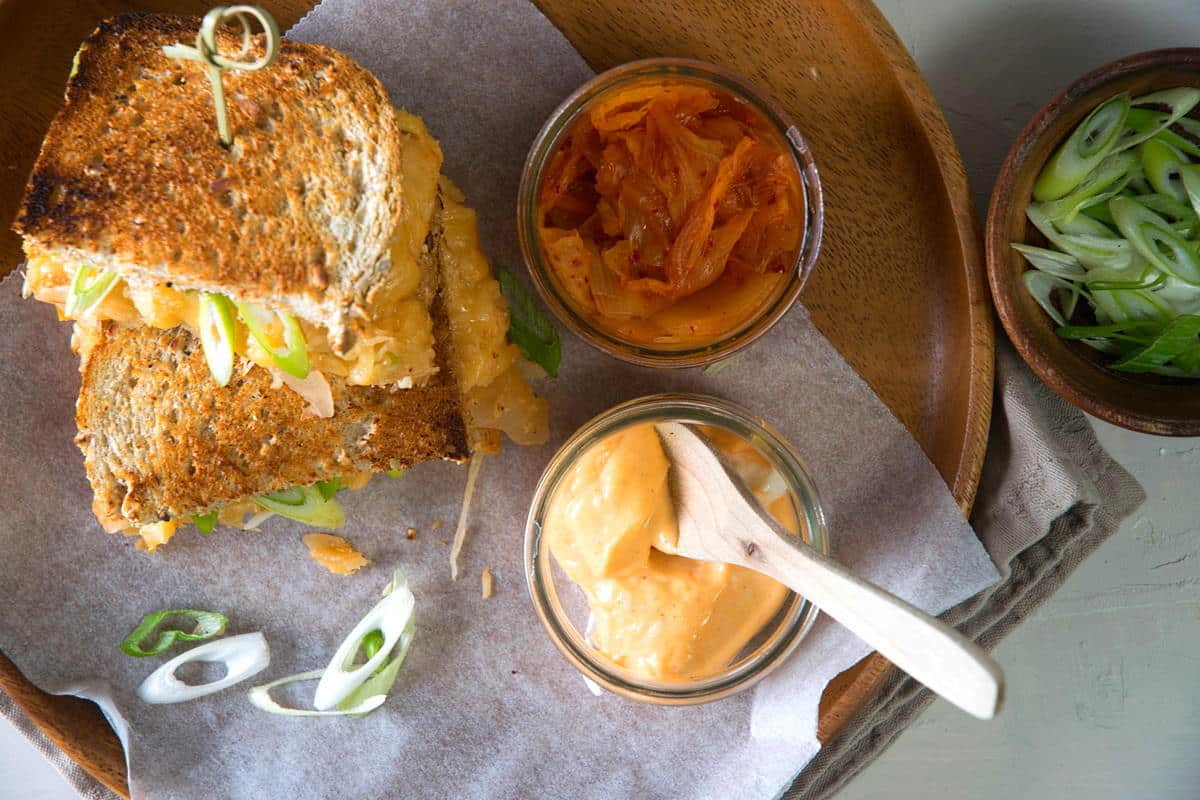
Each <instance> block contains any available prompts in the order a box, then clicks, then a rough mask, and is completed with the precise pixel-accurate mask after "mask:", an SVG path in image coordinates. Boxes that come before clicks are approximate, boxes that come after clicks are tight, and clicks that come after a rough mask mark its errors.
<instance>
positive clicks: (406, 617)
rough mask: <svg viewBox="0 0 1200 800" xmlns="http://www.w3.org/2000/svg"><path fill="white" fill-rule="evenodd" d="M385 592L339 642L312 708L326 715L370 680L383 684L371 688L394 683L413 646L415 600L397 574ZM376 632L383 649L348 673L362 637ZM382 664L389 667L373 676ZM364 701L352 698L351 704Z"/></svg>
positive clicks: (322, 678) (384, 690)
mask: <svg viewBox="0 0 1200 800" xmlns="http://www.w3.org/2000/svg"><path fill="white" fill-rule="evenodd" d="M385 591H386V592H387V594H386V595H385V596H384V598H383V599H382V600H380V601H379V602H378V603H376V604H375V607H374V608H372V609H371V610H370V611H368V612H367V614H366V616H364V617H363V618H362V619H361V620H359V622H358V624H357V625H355V626H354V629H353V630H351V631H350V634H349V635H348V636H347V637H346V638H345V640H343V641H342V644H341V645H340V646H339V647H338V649H337V652H336V653H334V654H333V658H332V659H330V661H329V666H328V667H326V668H325V674H324V675H322V676H321V680H320V682H319V683H318V684H317V691H316V694H315V695H314V696H313V707H314V708H316V709H317V710H318V711H329V710H332V709H334V708H336V707H338V706H339V704H341V703H342V702H343V701H345V700H346V699H347V698H350V697H352V696H353V695H354V694H355V692H356V691H357V690H358V689H359V688H360V687H362V686H363V685H364V684H366V683H367V682H368V681H369V680H371V679H372V677H373V676H374V677H378V678H384V680H383V681H372V688H373V687H374V685H375V684H376V683H381V682H390V681H392V680H395V675H396V672H397V671H398V670H399V666H400V662H402V661H403V660H404V657H405V656H406V655H407V654H408V648H409V647H410V646H411V645H412V640H413V632H414V628H415V625H414V616H413V610H414V608H415V606H416V598H415V597H413V593H412V591H411V590H410V589H409V588H408V582H407V581H406V580H405V579H404V576H403V575H402V574H401V573H399V572H397V573H396V577H395V578H394V579H393V581H392V583H391V584H389V586H388V589H387V590H385ZM375 630H377V631H379V632H381V633H382V634H383V646H381V647H380V648H379V652H377V653H375V655H373V656H372V657H371V658H369V659H367V660H366V661H365V662H363V663H362V664H360V665H359V666H358V667H355V668H354V669H350V666H351V662H352V661H353V659H354V657H355V655H356V654H357V653H358V649H359V645H360V644H361V642H362V639H363V637H364V636H366V635H367V634H368V633H370V632H371V631H375ZM393 651H396V652H395V655H394V656H393ZM385 662H389V663H388V664H387V667H386V668H385V669H384V671H383V673H381V674H380V675H379V676H375V671H376V670H377V669H378V668H380V667H381V666H383V665H384V663H385ZM376 693H377V694H386V693H387V688H386V687H381V690H380V691H378V692H372V694H376ZM364 699H365V698H359V697H354V699H353V700H351V702H352V703H353V702H356V701H360V700H364Z"/></svg>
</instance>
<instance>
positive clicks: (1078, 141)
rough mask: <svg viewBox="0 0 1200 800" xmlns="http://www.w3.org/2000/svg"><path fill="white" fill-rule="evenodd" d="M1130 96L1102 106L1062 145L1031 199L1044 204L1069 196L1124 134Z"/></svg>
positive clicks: (1116, 98) (1039, 179)
mask: <svg viewBox="0 0 1200 800" xmlns="http://www.w3.org/2000/svg"><path fill="white" fill-rule="evenodd" d="M1129 106H1130V103H1129V95H1127V94H1121V95H1117V96H1116V97H1113V98H1111V99H1109V100H1107V101H1106V102H1104V103H1101V104H1100V105H1099V106H1098V107H1096V108H1095V109H1094V110H1093V111H1092V113H1091V114H1088V116H1087V118H1086V119H1085V120H1084V121H1083V122H1082V123H1080V124H1079V125H1078V126H1077V127H1076V128H1075V130H1074V131H1072V132H1071V135H1070V136H1069V137H1067V140H1066V141H1065V142H1063V143H1062V144H1061V145H1060V146H1059V148H1058V150H1057V151H1055V153H1054V155H1052V156H1051V157H1050V160H1049V161H1048V162H1047V163H1046V166H1045V167H1043V168H1042V172H1041V174H1040V175H1038V178H1037V181H1036V182H1035V183H1034V185H1033V196H1034V199H1036V200H1039V201H1042V202H1045V201H1047V200H1057V199H1058V198H1060V197H1064V196H1066V195H1068V194H1070V193H1071V191H1073V190H1074V189H1075V187H1076V186H1078V185H1079V184H1081V183H1083V181H1084V179H1085V178H1087V176H1088V173H1090V172H1091V171H1092V170H1094V169H1095V168H1096V166H1097V165H1098V164H1099V163H1100V162H1101V161H1103V160H1104V158H1105V156H1107V155H1108V154H1109V153H1110V152H1111V151H1112V149H1113V148H1114V147H1115V146H1116V145H1117V141H1118V139H1120V137H1121V134H1122V133H1123V132H1124V131H1125V118H1126V116H1127V115H1128V114H1129Z"/></svg>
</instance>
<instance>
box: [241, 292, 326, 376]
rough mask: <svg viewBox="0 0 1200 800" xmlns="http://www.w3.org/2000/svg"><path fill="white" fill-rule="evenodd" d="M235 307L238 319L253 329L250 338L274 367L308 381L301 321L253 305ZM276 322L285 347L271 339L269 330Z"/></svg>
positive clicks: (306, 348)
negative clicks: (279, 327) (259, 346)
mask: <svg viewBox="0 0 1200 800" xmlns="http://www.w3.org/2000/svg"><path fill="white" fill-rule="evenodd" d="M234 305H236V306H237V311H238V317H240V318H241V320H242V322H244V323H245V324H246V327H247V328H249V329H250V335H251V336H253V337H254V340H255V341H256V342H258V343H259V345H261V346H262V348H263V349H264V350H266V351H267V352H268V353H269V354H270V355H271V359H272V360H273V361H274V362H275V366H277V367H279V368H280V369H281V370H283V371H284V372H286V373H287V374H289V375H292V376H293V377H296V378H307V377H308V345H307V343H306V342H305V341H304V331H302V330H301V329H300V321H299V320H298V319H296V318H295V317H294V316H292V315H291V314H288V313H286V312H284V311H276V312H270V311H267V310H265V309H262V308H259V307H258V306H256V305H254V304H253V303H239V302H237V301H234ZM275 322H278V324H279V325H280V326H281V327H282V329H283V344H279V343H277V342H276V341H275V340H273V338H272V336H271V331H270V328H271V327H272V325H273V323H275Z"/></svg>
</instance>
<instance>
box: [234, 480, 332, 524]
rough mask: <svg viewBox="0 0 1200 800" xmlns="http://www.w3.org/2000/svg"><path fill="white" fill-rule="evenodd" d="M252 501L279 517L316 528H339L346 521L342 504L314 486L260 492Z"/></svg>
mask: <svg viewBox="0 0 1200 800" xmlns="http://www.w3.org/2000/svg"><path fill="white" fill-rule="evenodd" d="M254 502H256V503H258V504H259V505H260V506H262V507H263V508H265V509H266V510H267V511H271V512H273V513H275V514H278V515H280V516H281V517H287V518H288V519H294V520H298V521H300V522H306V523H308V524H309V525H312V526H313V527H316V528H340V527H341V526H342V524H343V523H345V521H346V514H345V512H344V511H343V510H342V505H341V503H339V502H338V501H337V500H335V499H334V498H333V497H329V498H325V497H322V496H321V492H320V490H319V489H317V488H316V487H314V486H294V487H292V488H291V489H286V490H284V491H282V492H274V493H273V494H262V495H259V496H258V497H255V498H254Z"/></svg>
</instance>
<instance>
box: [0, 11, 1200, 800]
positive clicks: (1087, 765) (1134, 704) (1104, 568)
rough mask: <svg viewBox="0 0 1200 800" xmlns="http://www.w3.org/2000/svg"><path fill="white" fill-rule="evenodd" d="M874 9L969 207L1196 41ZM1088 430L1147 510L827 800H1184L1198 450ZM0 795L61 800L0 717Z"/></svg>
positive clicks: (1188, 25) (1059, 16)
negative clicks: (1024, 148) (990, 684)
mask: <svg viewBox="0 0 1200 800" xmlns="http://www.w3.org/2000/svg"><path fill="white" fill-rule="evenodd" d="M877 2H878V3H879V6H880V8H882V10H883V12H884V13H885V14H886V15H887V16H888V18H889V19H890V20H891V22H892V24H893V25H894V26H895V28H896V30H897V32H898V33H899V34H900V36H901V38H902V39H904V41H905V43H906V44H907V45H908V46H909V48H910V49H911V50H912V51H913V54H914V55H915V57H916V59H917V63H918V64H919V65H920V66H921V69H922V70H924V72H925V75H926V78H927V79H928V80H929V83H930V85H931V86H932V87H933V90H934V93H935V94H936V95H937V98H938V100H939V101H940V102H941V104H942V107H943V109H944V110H945V113H946V117H947V119H948V120H949V122H950V127H951V129H952V130H953V131H954V134H955V136H956V137H957V139H958V143H959V147H960V148H961V149H962V153H963V158H964V160H965V161H966V164H967V169H968V171H969V172H970V175H971V180H972V185H973V187H974V189H975V194H976V201H977V204H978V207H979V209H980V211H981V213H982V211H983V209H984V208H985V207H986V202H987V196H988V194H989V193H990V191H991V184H992V181H993V179H994V178H995V175H996V171H997V169H998V167H999V164H1000V162H1001V160H1002V159H1003V158H1004V155H1005V153H1006V152H1007V150H1008V146H1009V144H1010V143H1011V141H1012V139H1013V137H1014V136H1015V135H1016V133H1017V132H1018V131H1019V130H1020V129H1021V128H1022V127H1023V126H1024V125H1025V123H1026V122H1027V121H1028V119H1029V117H1030V116H1031V115H1032V114H1033V113H1034V112H1035V111H1036V110H1037V109H1038V108H1039V107H1040V106H1041V105H1042V104H1043V103H1044V102H1045V101H1046V100H1048V99H1049V98H1050V97H1051V96H1052V95H1053V94H1054V93H1055V92H1056V91H1057V90H1058V89H1060V88H1061V87H1063V86H1065V85H1066V84H1067V83H1069V82H1070V81H1072V80H1074V79H1075V78H1076V77H1078V76H1079V75H1081V74H1083V73H1084V72H1086V71H1088V70H1089V69H1092V68H1093V67H1096V66H1099V65H1100V64H1103V63H1105V62H1107V61H1110V60H1112V59H1114V58H1118V57H1120V56H1123V55H1127V54H1130V53H1134V52H1138V51H1141V50H1148V49H1152V48H1156V47H1170V46H1182V45H1194V44H1196V42H1197V41H1200V13H1197V12H1200V7H1197V4H1196V2H1195V0H1155V1H1154V2H1145V0H877ZM1151 9H1153V11H1151ZM1095 424H1096V428H1097V431H1098V433H1099V435H1100V439H1101V441H1102V442H1103V443H1104V445H1105V446H1106V447H1107V448H1108V449H1109V451H1110V452H1111V453H1112V454H1113V455H1114V456H1115V457H1116V458H1117V460H1118V461H1120V462H1121V463H1122V464H1124V465H1125V466H1126V467H1127V468H1128V469H1129V470H1130V471H1131V472H1132V473H1133V474H1134V475H1135V476H1137V478H1138V480H1140V481H1141V482H1142V484H1143V485H1144V486H1145V487H1146V490H1147V493H1148V494H1149V496H1150V499H1149V500H1148V502H1147V503H1146V505H1145V507H1143V508H1142V509H1141V511H1140V512H1139V513H1138V514H1135V515H1134V516H1133V517H1132V518H1131V519H1130V520H1129V521H1128V522H1127V523H1126V524H1125V525H1124V527H1123V528H1122V529H1121V530H1120V531H1119V532H1118V533H1117V534H1116V535H1115V536H1114V537H1113V538H1112V539H1111V540H1110V541H1109V542H1108V543H1106V544H1105V545H1104V546H1103V547H1102V548H1101V549H1100V550H1099V551H1098V552H1097V553H1096V554H1095V555H1094V556H1093V557H1092V558H1091V559H1090V560H1089V561H1088V562H1086V563H1085V564H1084V565H1083V566H1082V567H1081V568H1080V569H1079V571H1078V572H1077V573H1076V574H1075V575H1074V576H1073V577H1072V578H1071V579H1070V580H1069V581H1068V582H1067V584H1066V585H1065V586H1064V587H1063V589H1062V590H1061V591H1060V592H1059V593H1058V594H1057V595H1055V596H1054V598H1052V599H1051V600H1050V602H1049V603H1047V604H1046V606H1044V607H1043V608H1042V609H1041V610H1040V611H1039V612H1038V613H1037V615H1036V616H1034V617H1033V619H1031V620H1029V621H1028V622H1027V623H1026V624H1025V625H1024V626H1022V627H1021V628H1019V629H1018V630H1017V631H1015V632H1014V633H1013V634H1012V635H1011V636H1010V637H1009V638H1008V639H1007V640H1006V641H1005V642H1004V643H1003V644H1001V645H1000V647H999V648H998V649H997V651H996V654H997V657H998V658H999V659H1000V661H1001V663H1002V664H1003V665H1004V667H1005V669H1006V672H1007V675H1008V681H1009V689H1008V698H1007V706H1006V708H1005V709H1004V712H1003V714H1002V715H1001V716H1000V718H999V719H997V720H996V721H994V722H992V723H981V722H977V721H975V720H972V719H969V718H966V717H965V716H964V715H963V714H961V713H958V712H957V711H955V710H954V709H952V708H950V707H948V706H947V705H946V704H945V703H944V702H942V701H938V702H936V703H935V704H934V706H933V707H932V708H931V709H930V710H929V711H928V712H927V713H926V714H925V715H924V716H923V717H922V718H921V719H920V720H918V722H917V723H916V724H915V725H913V727H912V728H911V729H910V730H908V731H906V732H905V733H904V734H903V735H902V736H901V738H900V740H899V741H898V742H897V743H896V744H895V746H893V747H892V748H891V750H889V751H888V752H887V753H885V754H884V755H883V756H882V757H881V758H880V759H879V760H878V761H877V762H876V763H875V764H874V765H872V766H871V767H870V768H869V769H867V770H866V772H864V773H863V774H862V775H861V776H860V777H859V778H858V779H857V780H856V781H855V782H854V783H853V784H852V785H850V786H849V787H848V788H847V789H846V790H845V791H844V792H843V793H842V794H841V795H840V796H839V800H875V799H876V798H878V799H879V800H884V798H886V799H887V800H895V799H896V798H925V797H928V796H934V797H943V798H967V797H969V798H974V800H991V799H992V798H995V799H996V800H1000V799H1001V798H1003V800H1011V798H1013V797H1024V798H1034V799H1037V798H1049V797H1058V798H1064V800H1074V798H1080V799H1081V800H1082V798H1087V800H1127V798H1134V797H1137V798H1154V799H1155V800H1174V798H1179V800H1194V798H1196V797H1200V757H1198V756H1197V754H1198V753H1200V680H1198V679H1197V675H1198V674H1200V669H1198V667H1200V592H1198V589H1200V514H1197V513H1196V510H1197V509H1198V508H1200V439H1162V438H1156V437H1152V436H1143V435H1139V434H1134V433H1129V432H1127V431H1123V430H1120V429H1117V428H1114V427H1112V426H1109V425H1106V424H1104V423H1100V422H1097V423H1095ZM0 800H75V794H74V793H73V792H72V791H71V789H70V787H68V786H67V784H66V783H65V782H64V781H63V780H62V778H61V777H59V776H58V774H57V773H56V772H55V771H54V770H53V769H52V768H51V767H50V766H49V765H48V764H47V763H45V762H44V761H43V760H42V759H41V757H40V756H39V755H38V753H37V752H36V751H35V750H33V749H32V748H31V747H30V746H29V745H28V744H27V743H26V742H25V741H24V740H23V739H22V738H21V737H20V735H19V734H17V732H16V731H15V730H14V729H13V728H12V727H11V726H10V725H9V724H8V723H5V722H3V721H0Z"/></svg>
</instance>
